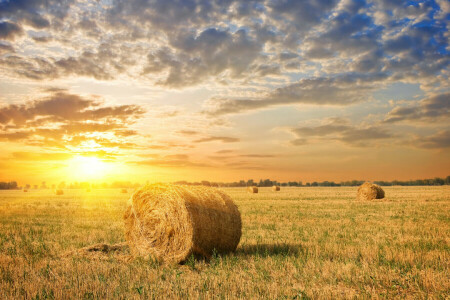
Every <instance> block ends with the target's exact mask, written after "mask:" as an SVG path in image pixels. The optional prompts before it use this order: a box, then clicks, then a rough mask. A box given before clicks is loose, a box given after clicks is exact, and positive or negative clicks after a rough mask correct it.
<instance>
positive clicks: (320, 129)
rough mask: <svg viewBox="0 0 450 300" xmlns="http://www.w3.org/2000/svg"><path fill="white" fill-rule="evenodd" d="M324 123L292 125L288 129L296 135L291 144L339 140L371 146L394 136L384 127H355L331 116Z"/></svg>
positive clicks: (346, 121) (299, 144) (349, 143)
mask: <svg viewBox="0 0 450 300" xmlns="http://www.w3.org/2000/svg"><path fill="white" fill-rule="evenodd" d="M325 122H326V123H325V124H323V125H318V126H303V127H294V128H291V129H290V131H291V132H292V133H293V134H294V135H295V136H296V137H297V138H296V139H294V140H293V141H291V144H292V145H294V146H303V145H307V144H310V143H311V142H312V140H314V141H316V142H325V143H329V142H331V141H339V142H342V143H344V144H347V145H350V146H356V147H367V146H373V143H374V142H377V141H381V140H388V139H391V138H394V137H395V135H394V134H392V133H391V132H390V131H389V130H387V129H386V128H384V127H379V126H378V127H377V126H373V125H372V126H365V127H361V128H359V127H357V126H355V125H352V124H350V122H349V121H348V120H345V119H341V118H332V119H328V120H325Z"/></svg>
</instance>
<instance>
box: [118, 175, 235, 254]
mask: <svg viewBox="0 0 450 300" xmlns="http://www.w3.org/2000/svg"><path fill="white" fill-rule="evenodd" d="M124 220H125V237H126V240H127V241H128V244H129V246H130V251H131V253H132V254H133V255H134V256H147V255H150V256H151V257H153V258H154V259H157V260H158V261H163V262H167V263H180V262H183V261H186V260H187V259H188V258H189V257H190V256H191V255H196V256H203V257H210V256H211V255H212V254H213V251H214V250H215V251H217V253H227V252H230V251H234V250H236V247H237V245H238V244H239V240H240V238H241V233H242V232H241V231H242V223H241V215H240V213H239V210H238V208H237V207H236V205H235V204H234V203H233V201H232V200H231V198H230V197H229V196H228V195H227V194H225V193H224V192H222V191H221V190H218V189H215V188H210V187H202V186H183V185H170V184H152V185H146V186H144V187H142V188H140V189H139V190H137V191H136V192H135V193H134V194H133V195H132V196H131V199H130V204H129V206H128V209H127V210H126V212H125V215H124Z"/></svg>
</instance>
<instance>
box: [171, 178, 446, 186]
mask: <svg viewBox="0 0 450 300" xmlns="http://www.w3.org/2000/svg"><path fill="white" fill-rule="evenodd" d="M364 182H365V181H364V180H351V181H341V182H338V183H336V182H334V181H322V182H317V181H313V182H306V183H305V184H303V182H302V181H287V182H278V181H276V180H270V179H264V180H263V179H260V180H259V181H255V180H253V179H249V180H240V181H235V182H210V181H199V182H188V181H184V180H183V181H176V182H174V183H175V184H185V185H205V186H216V187H246V186H258V187H270V186H274V185H279V186H298V187H310V186H360V185H361V184H363V183H364ZM374 183H376V184H378V185H381V186H393V185H402V186H422V185H450V176H447V177H446V178H439V177H436V178H434V179H418V180H408V181H399V180H393V181H374Z"/></svg>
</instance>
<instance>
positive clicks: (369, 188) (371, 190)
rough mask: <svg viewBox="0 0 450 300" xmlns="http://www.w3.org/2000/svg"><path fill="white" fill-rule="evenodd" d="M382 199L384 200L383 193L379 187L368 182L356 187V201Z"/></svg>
mask: <svg viewBox="0 0 450 300" xmlns="http://www.w3.org/2000/svg"><path fill="white" fill-rule="evenodd" d="M383 198H384V191H383V189H382V188H381V187H380V186H379V185H376V184H373V183H370V182H365V183H363V184H362V185H361V186H360V187H358V192H357V194H356V199H357V200H361V201H367V200H373V199H383Z"/></svg>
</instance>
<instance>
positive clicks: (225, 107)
mask: <svg viewBox="0 0 450 300" xmlns="http://www.w3.org/2000/svg"><path fill="white" fill-rule="evenodd" d="M386 76H387V75H386V74H384V73H367V74H363V73H348V74H342V75H339V76H336V77H330V78H324V77H318V78H311V79H310V78H308V79H302V80H300V81H299V82H297V83H293V84H290V85H287V86H285V87H281V88H278V89H275V90H274V91H272V92H270V93H268V94H266V95H265V96H261V97H259V98H256V99H220V98H219V99H218V98H216V99H210V101H209V103H208V106H209V109H208V110H206V111H205V113H206V114H208V115H213V116H217V115H224V114H233V113H241V112H246V111H254V110H258V109H263V108H267V107H271V106H276V105H292V104H300V103H304V104H316V105H349V104H353V103H357V102H362V101H366V100H368V98H369V92H371V91H373V90H374V89H375V84H376V82H377V81H381V80H383V79H384V78H386Z"/></svg>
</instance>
